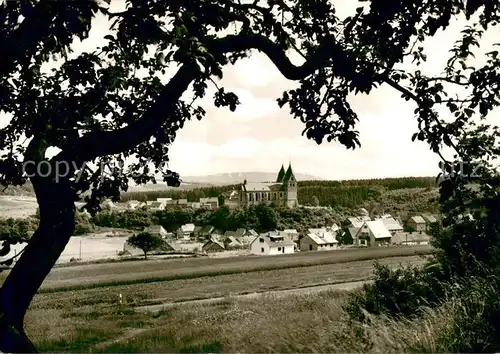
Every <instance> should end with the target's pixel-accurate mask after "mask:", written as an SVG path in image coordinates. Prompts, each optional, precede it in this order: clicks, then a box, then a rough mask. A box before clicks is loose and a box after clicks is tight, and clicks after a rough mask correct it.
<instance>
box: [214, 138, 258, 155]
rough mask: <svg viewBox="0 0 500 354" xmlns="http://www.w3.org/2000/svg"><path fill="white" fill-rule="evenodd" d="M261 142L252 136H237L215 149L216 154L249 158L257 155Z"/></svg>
mask: <svg viewBox="0 0 500 354" xmlns="http://www.w3.org/2000/svg"><path fill="white" fill-rule="evenodd" d="M260 147H261V143H260V142H259V141H257V140H256V139H253V138H248V137H239V138H236V139H234V140H230V141H228V142H226V143H224V144H223V145H221V146H220V147H219V148H218V149H217V155H218V156H220V157H223V158H224V157H229V158H235V157H237V158H240V157H241V158H251V157H254V156H258V155H257V154H258V153H259V152H260Z"/></svg>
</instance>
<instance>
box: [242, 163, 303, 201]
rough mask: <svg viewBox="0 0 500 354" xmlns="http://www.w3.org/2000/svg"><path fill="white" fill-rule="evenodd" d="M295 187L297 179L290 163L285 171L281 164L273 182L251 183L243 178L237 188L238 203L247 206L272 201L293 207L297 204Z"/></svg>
mask: <svg viewBox="0 0 500 354" xmlns="http://www.w3.org/2000/svg"><path fill="white" fill-rule="evenodd" d="M297 189H298V187H297V180H296V179H295V175H294V174H293V170H292V165H291V164H289V165H288V169H287V170H286V171H285V168H284V166H283V165H282V166H281V169H280V171H279V173H278V177H277V178H276V181H275V182H272V183H267V182H262V183H253V182H247V181H246V180H245V181H244V182H243V184H241V185H240V187H239V190H238V204H239V205H240V206H249V205H255V204H271V203H272V204H275V205H278V206H286V207H289V208H295V207H297V206H298V205H299V203H298V199H297Z"/></svg>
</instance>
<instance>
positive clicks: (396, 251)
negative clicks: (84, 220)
mask: <svg viewBox="0 0 500 354" xmlns="http://www.w3.org/2000/svg"><path fill="white" fill-rule="evenodd" d="M429 251H430V247H429V246H414V247H400V248H394V247H391V248H373V249H345V250H337V251H322V252H299V253H295V254H288V255H278V256H242V257H230V258H208V257H199V258H186V259H158V260H147V261H125V262H111V263H103V264H88V265H75V266H70V267H58V268H54V269H53V270H52V272H51V273H50V274H49V276H48V277H47V279H46V281H45V282H44V283H43V285H42V289H43V290H44V291H51V290H55V289H58V288H65V289H72V288H78V289H81V288H87V287H95V286H104V285H107V284H124V285H126V284H134V283H146V282H154V281H162V280H163V281H166V280H176V279H189V278H199V277H203V276H205V277H206V276H215V275H224V274H236V273H242V272H255V271H265V270H275V269H286V268H294V267H306V266H312V265H328V264H337V263H347V262H353V261H362V260H373V259H382V258H387V257H404V256H412V255H415V254H416V253H423V254H425V253H429Z"/></svg>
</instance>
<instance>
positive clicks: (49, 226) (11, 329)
mask: <svg viewBox="0 0 500 354" xmlns="http://www.w3.org/2000/svg"><path fill="white" fill-rule="evenodd" d="M32 183H33V187H34V189H35V193H36V197H37V200H38V205H39V212H40V225H39V227H38V229H37V230H36V232H35V233H34V234H33V236H32V237H31V239H30V240H29V242H28V245H27V246H26V248H25V249H24V252H23V254H22V255H21V257H20V258H19V260H18V261H17V263H16V264H15V266H14V268H13V269H12V271H11V272H10V274H9V275H8V277H7V279H6V280H5V282H4V283H3V285H2V288H1V289H0V350H1V351H2V352H10V353H12V352H14V353H20V352H21V353H26V352H36V349H35V347H34V346H33V344H32V343H31V341H30V340H29V339H28V337H27V336H26V334H25V332H24V317H25V315H26V311H27V310H28V308H29V306H30V303H31V301H32V299H33V297H34V296H35V294H36V292H37V291H38V289H39V288H40V286H41V285H42V283H43V281H44V280H45V278H46V277H47V275H48V274H49V273H50V271H51V269H52V267H53V266H54V264H55V263H56V261H57V260H58V258H59V256H60V255H61V253H62V252H63V251H64V248H65V247H66V245H67V243H68V241H69V239H70V238H71V236H72V234H73V231H74V228H75V199H76V198H75V192H74V191H73V189H72V188H71V186H70V182H69V181H67V180H63V181H61V180H59V181H58V182H51V181H49V180H46V179H43V178H41V177H35V178H32Z"/></svg>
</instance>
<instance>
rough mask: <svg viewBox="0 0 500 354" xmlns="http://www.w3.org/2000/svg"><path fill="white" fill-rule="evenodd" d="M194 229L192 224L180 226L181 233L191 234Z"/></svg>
mask: <svg viewBox="0 0 500 354" xmlns="http://www.w3.org/2000/svg"><path fill="white" fill-rule="evenodd" d="M194 227H195V226H194V224H184V225H182V226H181V230H182V232H193V231H194Z"/></svg>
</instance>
